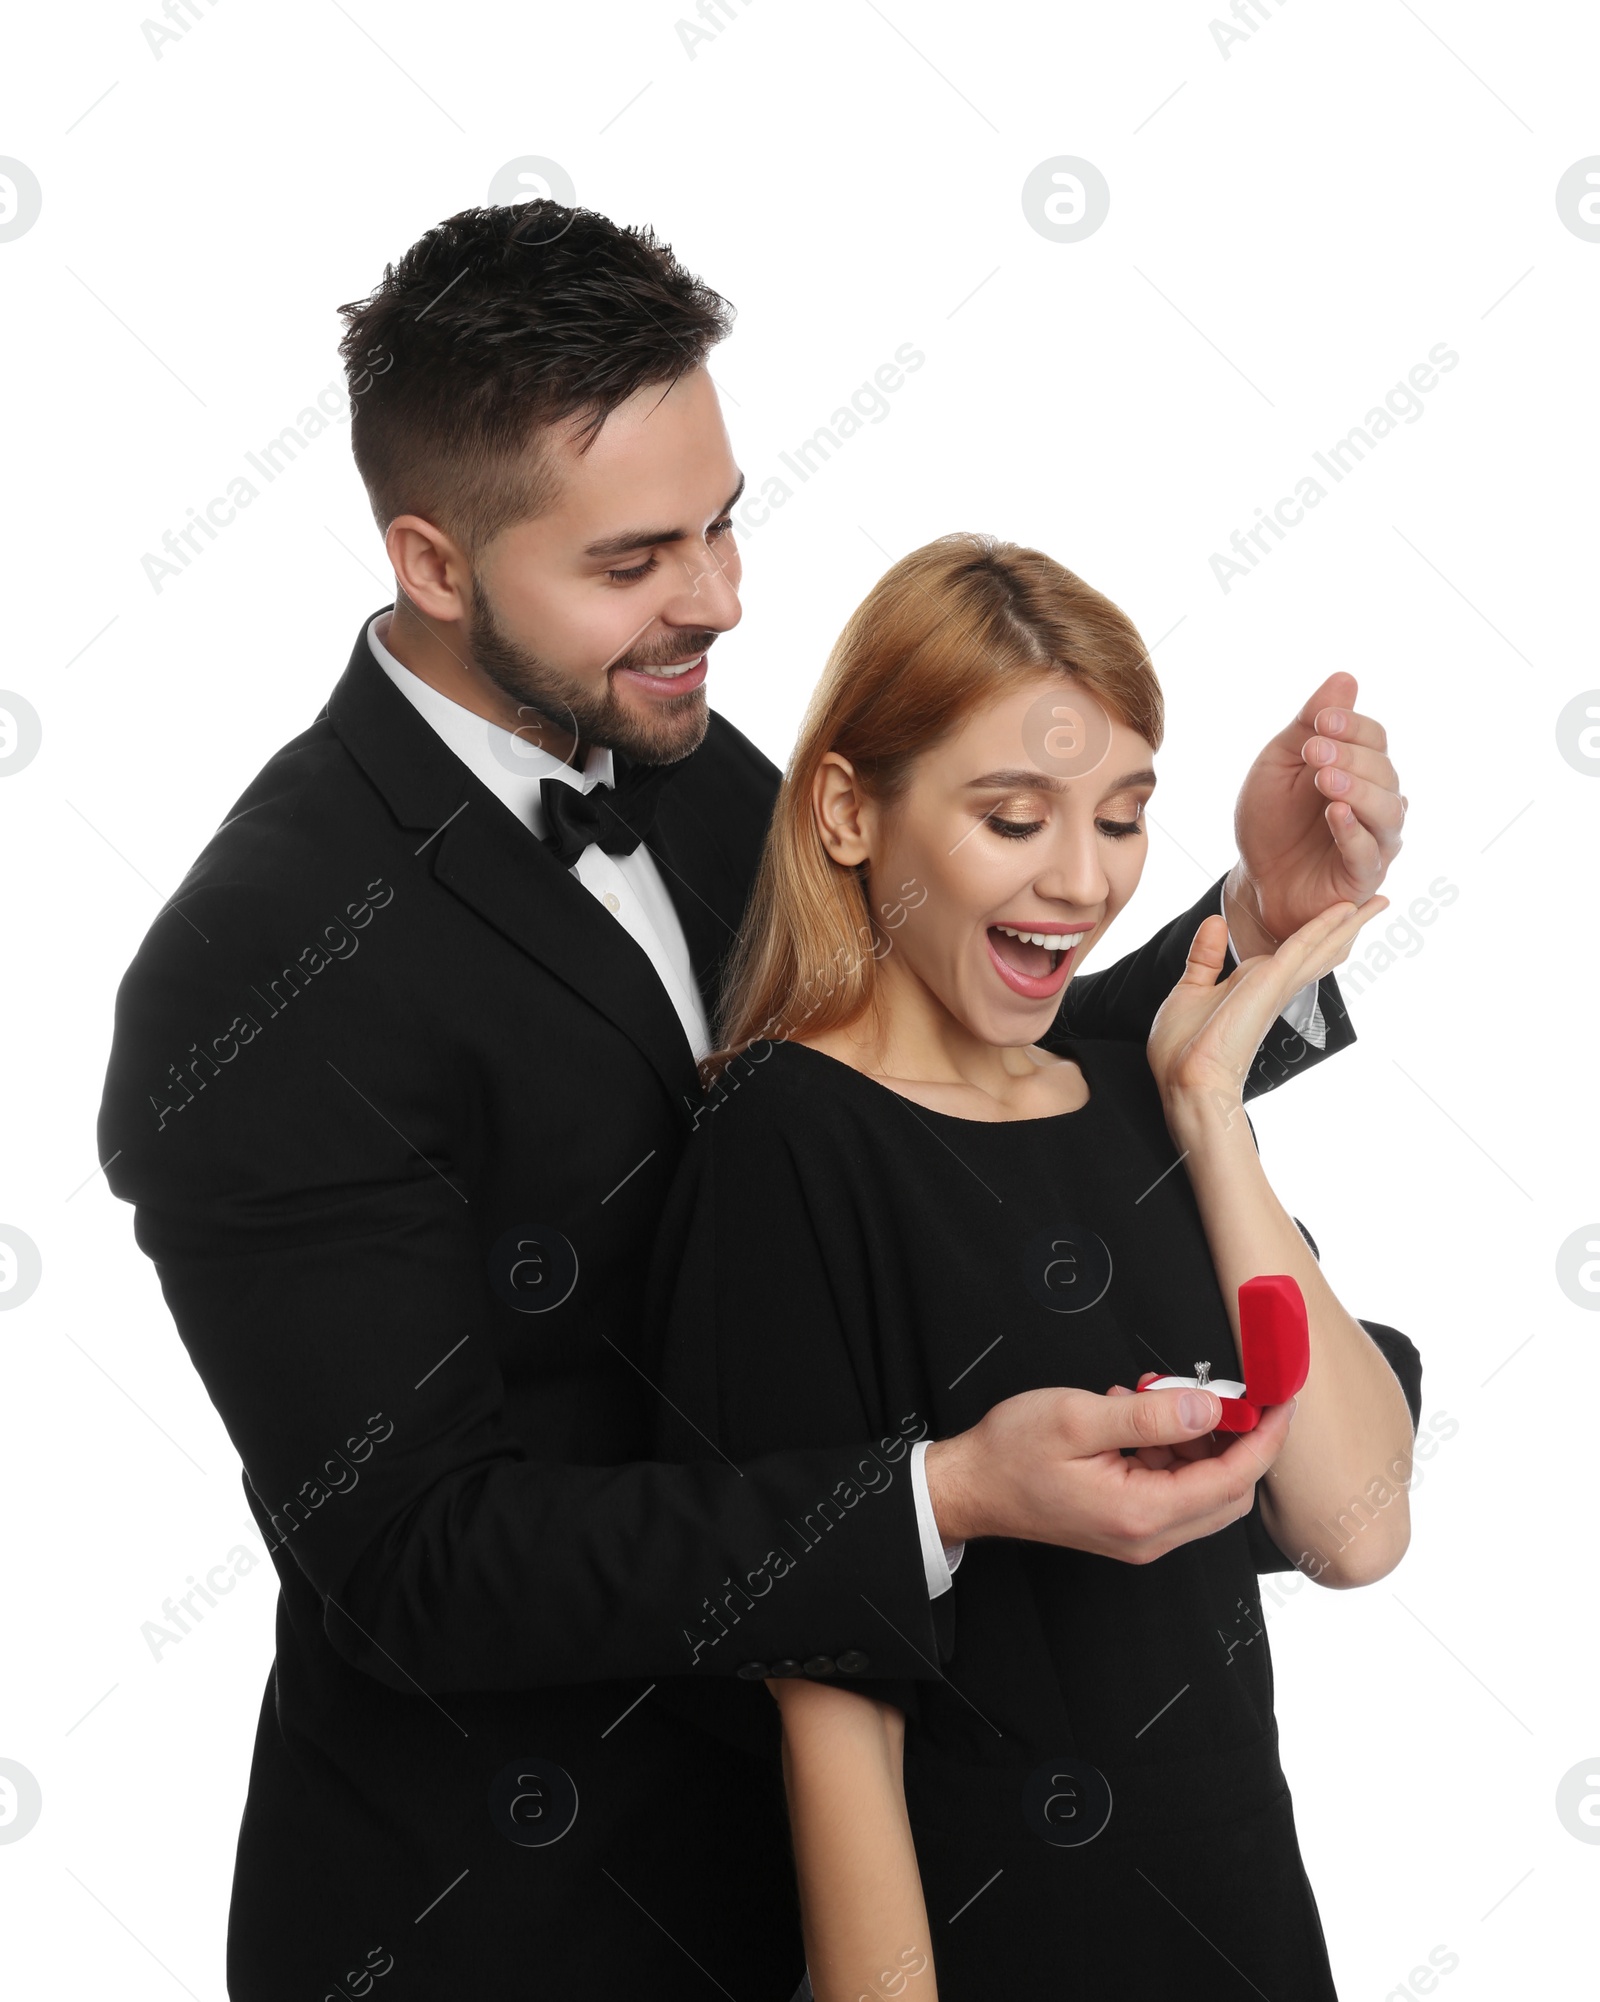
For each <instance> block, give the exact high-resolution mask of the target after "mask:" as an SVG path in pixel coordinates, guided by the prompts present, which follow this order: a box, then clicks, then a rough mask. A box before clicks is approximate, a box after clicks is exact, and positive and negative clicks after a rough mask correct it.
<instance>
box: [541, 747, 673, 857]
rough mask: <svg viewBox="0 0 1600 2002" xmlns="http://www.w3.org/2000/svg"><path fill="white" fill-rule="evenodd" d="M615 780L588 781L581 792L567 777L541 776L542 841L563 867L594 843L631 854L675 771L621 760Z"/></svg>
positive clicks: (612, 851) (608, 851)
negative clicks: (592, 783) (607, 782)
mask: <svg viewBox="0 0 1600 2002" xmlns="http://www.w3.org/2000/svg"><path fill="white" fill-rule="evenodd" d="M613 762H614V763H615V764H617V765H620V766H621V778H620V780H619V782H618V784H617V785H615V786H608V785H596V786H591V787H590V788H589V790H588V791H587V792H579V790H578V788H577V787H576V786H574V785H568V784H567V782H566V780H565V779H557V778H548V779H540V781H539V797H540V799H541V800H542V801H543V803H544V818H545V827H546V830H547V831H546V833H545V837H544V845H545V846H546V847H547V848H548V849H549V850H550V852H551V854H552V855H554V856H555V858H556V860H557V861H558V862H559V863H560V864H561V866H562V868H563V869H570V868H571V867H572V865H573V863H574V862H576V861H577V859H578V857H579V856H580V855H581V854H582V853H583V851H584V850H585V849H586V848H587V847H589V846H590V844H591V843H593V844H594V845H595V846H597V847H599V848H603V849H604V850H605V852H606V854H608V855H631V854H632V853H633V851H634V850H635V849H636V848H637V847H638V846H639V843H640V842H641V841H642V840H643V839H644V837H645V836H646V835H647V834H648V833H649V831H650V828H651V824H652V823H653V821H654V820H655V815H656V801H657V799H658V797H659V795H660V792H661V788H662V786H663V785H664V784H665V783H666V781H667V779H668V777H669V776H670V774H671V773H672V771H673V770H674V767H673V766H672V765H632V764H623V762H622V760H621V759H620V758H615V757H614V759H613Z"/></svg>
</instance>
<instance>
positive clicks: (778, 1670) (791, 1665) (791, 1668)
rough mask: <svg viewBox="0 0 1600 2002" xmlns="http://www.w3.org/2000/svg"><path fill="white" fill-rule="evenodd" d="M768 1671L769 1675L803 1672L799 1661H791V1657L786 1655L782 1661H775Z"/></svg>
mask: <svg viewBox="0 0 1600 2002" xmlns="http://www.w3.org/2000/svg"><path fill="white" fill-rule="evenodd" d="M767 1673H768V1675H799V1674H800V1673H801V1669H800V1664H799V1662H797V1661H791V1660H790V1659H789V1657H788V1656H787V1655H785V1656H784V1658H783V1660H782V1661H775V1662H774V1663H773V1664H772V1666H771V1667H770V1668H769V1669H768V1670H767Z"/></svg>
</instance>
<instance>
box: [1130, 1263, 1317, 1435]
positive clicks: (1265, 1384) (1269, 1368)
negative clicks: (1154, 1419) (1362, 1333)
mask: <svg viewBox="0 0 1600 2002" xmlns="http://www.w3.org/2000/svg"><path fill="white" fill-rule="evenodd" d="M1239 1353H1240V1355H1241V1357H1242V1358H1243V1361H1244V1382H1243V1383H1239V1382H1237V1381H1236V1380H1235V1379H1234V1378H1232V1377H1211V1376H1210V1375H1209V1367H1210V1366H1209V1364H1207V1365H1205V1366H1204V1367H1205V1369H1206V1371H1207V1374H1206V1375H1204V1376H1202V1375H1195V1376H1158V1377H1157V1378H1156V1379H1155V1380H1154V1382H1152V1383H1141V1384H1140V1385H1139V1388H1140V1389H1141V1390H1197V1389H1204V1390H1214V1391H1215V1392H1216V1394H1217V1396H1218V1397H1219V1398H1220V1399H1221V1400H1222V1417H1221V1418H1220V1420H1219V1421H1218V1422H1217V1424H1216V1426H1215V1427H1214V1428H1213V1429H1214V1430H1216V1431H1218V1432H1253V1431H1254V1430H1255V1428H1256V1426H1257V1425H1259V1424H1260V1422H1261V1413H1262V1411H1263V1410H1264V1409H1265V1408H1266V1406H1267V1405H1269V1404H1287V1403H1288V1401H1289V1399H1290V1398H1291V1397H1293V1396H1294V1394H1295V1392H1296V1391H1297V1390H1299V1388H1300V1387H1301V1385H1302V1384H1303V1383H1304V1382H1305V1380H1306V1377H1307V1376H1308V1375H1309V1374H1310V1371H1311V1332H1310V1329H1309V1327H1308V1326H1307V1323H1306V1303H1305V1296H1304V1294H1303V1293H1302V1292H1301V1291H1300V1288H1299V1286H1298V1284H1297V1283H1296V1282H1295V1281H1294V1280H1293V1279H1292V1278H1290V1276H1289V1274H1288V1273H1287V1272H1264V1273H1260V1274H1258V1275H1257V1276H1256V1277H1255V1278H1254V1279H1247V1280H1246V1281H1245V1282H1244V1284H1243V1285H1242V1286H1241V1287H1240V1288H1239ZM1196 1367H1197V1369H1198V1368H1200V1367H1201V1365H1198V1364H1197V1365H1196Z"/></svg>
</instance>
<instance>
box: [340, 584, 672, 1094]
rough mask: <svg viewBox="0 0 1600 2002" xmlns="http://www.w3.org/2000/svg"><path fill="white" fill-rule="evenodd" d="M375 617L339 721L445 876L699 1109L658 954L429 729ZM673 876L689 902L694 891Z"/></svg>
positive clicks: (345, 689)
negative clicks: (389, 658)
mask: <svg viewBox="0 0 1600 2002" xmlns="http://www.w3.org/2000/svg"><path fill="white" fill-rule="evenodd" d="M367 623H368V621H366V620H364V621H363V622H362V628H361V631H360V633H359V634H358V636H357V639H356V645H355V649H354V651H353V652H352V654H351V656H350V664H349V666H348V667H347V668H346V669H345V672H344V674H343V675H342V676H341V678H340V680H339V682H338V685H337V686H336V687H335V689H334V691H333V693H332V695H331V696H330V697H329V698H328V706H327V716H328V721H329V723H330V724H331V725H332V727H333V728H334V730H335V731H336V732H337V733H338V735H339V737H340V738H341V739H342V741H343V742H344V744H345V746H346V748H347V749H348V750H349V751H350V753H351V755H352V756H353V757H354V758H355V760H356V762H357V763H358V764H359V765H360V766H361V768H362V770H363V771H364V772H365V773H366V774H367V776H368V778H369V779H370V780H371V781H372V783H373V784H374V785H375V786H376V787H377V788H378V790H379V792H380V793H381V794H382V795H383V797H384V798H385V800H386V801H387V802H388V804H389V807H390V810H391V811H392V812H393V813H394V815H395V816H396V818H397V819H398V820H399V822H400V824H401V825H402V826H403V827H408V828H413V829H417V830H419V831H421V832H423V833H425V835H426V839H424V840H419V841H418V842H417V843H415V844H413V845H414V847H415V849H416V852H417V854H418V857H419V859H420V860H424V861H428V862H430V863H431V867H432V872H433V875H434V878H435V880H436V881H437V882H439V883H440V884H441V885H442V886H443V887H444V888H445V889H447V890H448V891H450V893H451V894H452V895H453V896H456V897H459V898H460V900H461V901H462V902H463V903H464V904H466V905H468V906H469V907H470V908H471V909H472V910H474V911H476V912H477V913H478V915H479V916H480V917H481V918H483V919H484V920H485V921H486V922H487V923H489V924H491V925H493V926H494V928H495V930H496V931H498V932H500V933H502V934H503V936H505V937H506V938H508V939H510V940H511V942H512V943H513V944H514V945H516V946H518V947H520V949H521V950H522V951H523V952H525V953H527V954H528V956H529V957H530V958H531V959H535V960H537V961H538V962H539V964H540V965H541V966H543V967H545V968H546V970H547V971H549V972H550V973H552V974H554V975H555V976H556V978H557V979H559V980H561V981H563V982H564V983H565V984H566V985H567V986H568V987H570V988H572V989H573V991H574V992H576V993H578V994H581V995H582V996H583V998H584V1000H585V1001H586V1002H587V1003H588V1004H589V1006H590V1007H592V1008H594V1009H596V1010H597V1011H598V1012H599V1013H600V1014H602V1015H603V1016H605V1018H606V1019H607V1020H608V1021H609V1022H610V1023H611V1024H612V1025H613V1027H615V1028H616V1029H618V1030H619V1031H620V1032H621V1033H622V1034H623V1035H624V1036H626V1037H627V1038H628V1040H629V1041H630V1042H631V1043H633V1044H634V1046H635V1047H636V1048H637V1049H638V1050H639V1051H640V1053H641V1054H642V1055H643V1056H644V1057H646V1058H647V1059H648V1061H649V1062H650V1064H651V1066H652V1067H653V1068H654V1070H655V1072H656V1074H657V1076H658V1077H659V1078H660V1079H661V1082H662V1084H663V1085H664V1086H665V1088H666V1091H667V1094H668V1096H669V1097H670V1098H671V1100H672V1102H673V1104H674V1105H675V1106H676V1107H677V1108H678V1110H679V1113H680V1115H681V1116H682V1117H683V1118H684V1119H685V1121H686V1122H687V1121H689V1120H690V1119H691V1117H692V1115H691V1113H690V1111H689V1105H688V1104H687V1103H686V1101H688V1102H689V1103H693V1102H695V1101H697V1100H698V1098H699V1095H700V1087H699V1080H698V1077H697V1075H696V1072H695V1067H694V1055H693V1052H692V1051H691V1050H690V1048H689V1043H688V1039H687V1038H686V1037H685V1035H684V1033H683V1025H682V1024H681V1023H680V1022H679V1020H678V1015H677V1010H676V1009H675V1008H674V1007H673V1005H672V1002H671V1000H670V999H669V997H668V995H667V992H666V989H665V988H664V987H663V986H662V985H661V982H660V980H659V979H658V978H657V976H656V972H655V969H654V967H653V966H652V965H651V964H650V959H649V955H648V954H647V953H646V952H645V951H644V950H643V949H642V948H641V947H640V946H639V945H638V944H636V943H635V941H634V940H633V939H632V938H630V937H629V935H628V933H627V932H626V931H625V930H624V929H623V928H622V926H621V925H619V924H618V923H617V922H616V921H615V919H613V918H611V917H609V916H607V915H606V913H605V912H603V911H602V910H600V909H599V908H598V907H597V905H596V903H595V900H594V898H593V897H592V896H591V895H590V893H589V892H588V891H587V890H586V889H585V888H584V887H583V885H582V884H581V883H580V882H579V881H578V880H577V878H576V877H575V876H573V875H571V874H570V873H569V872H568V871H567V870H566V869H563V868H562V866H561V864H560V863H559V862H557V860H556V859H555V857H554V856H553V855H552V854H551V853H550V851H549V850H548V849H547V848H546V847H545V846H544V844H543V842H541V841H540V840H539V839H538V838H537V837H536V836H535V834H534V833H533V830H532V829H531V828H529V827H526V826H524V825H523V824H522V823H521V822H519V821H518V820H517V819H516V818H515V817H514V816H513V815H512V814H509V813H508V812H507V811H506V809H505V806H504V804H503V803H502V802H501V801H500V800H498V799H496V798H495V796H494V794H493V793H491V792H490V791H489V790H488V788H487V787H486V786H485V785H483V784H482V782H481V781H480V780H479V779H478V778H476V777H475V776H474V774H473V773H472V772H470V771H469V770H468V769H467V767H466V766H465V765H464V764H463V763H462V762H461V760H460V759H459V758H458V757H457V756H456V755H455V753H454V752H453V751H452V750H451V749H450V748H449V746H448V745H447V744H445V743H443V742H442V741H441V739H440V738H439V736H438V735H437V734H436V733H435V732H434V731H433V730H432V729H430V727H429V726H428V724H427V722H426V721H425V720H424V718H423V717H422V716H421V715H419V714H418V712H417V711H416V709H414V708H413V707H412V705H411V704H410V703H409V702H408V701H407V700H406V698H405V697H404V695H402V694H401V692H400V690H399V689H398V688H396V687H395V685H394V683H393V682H392V681H390V679H389V677H388V675H386V674H385V673H384V671H383V669H382V668H381V667H380V666H379V664H378V662H377V661H376V659H374V657H373V653H372V649H371V648H370V647H369V646H368V645H367V639H366V626H367ZM668 790H669V791H670V785H669V787H668ZM690 859H691V862H692V860H693V858H690ZM668 881H669V884H670V885H671V888H672V894H673V901H674V903H675V904H677V905H678V908H679V910H680V911H682V910H683V909H684V906H685V904H686V903H693V902H694V901H695V899H694V897H693V895H692V893H690V892H688V890H687V887H686V886H685V885H682V884H679V883H677V882H673V881H672V879H671V878H670V877H669V878H668ZM685 930H686V931H687V930H688V925H687V923H686V925H685ZM702 937H703V944H704V945H706V946H709V942H710V941H709V934H705V933H702ZM693 951H694V946H693V944H692V943H691V952H693ZM699 965H700V961H699V959H698V958H697V959H696V973H697V976H698V972H699Z"/></svg>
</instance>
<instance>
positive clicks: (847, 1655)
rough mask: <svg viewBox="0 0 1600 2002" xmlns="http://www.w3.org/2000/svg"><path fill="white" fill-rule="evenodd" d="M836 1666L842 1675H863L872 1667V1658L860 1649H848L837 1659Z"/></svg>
mask: <svg viewBox="0 0 1600 2002" xmlns="http://www.w3.org/2000/svg"><path fill="white" fill-rule="evenodd" d="M834 1666H835V1667H836V1668H837V1669H838V1671H839V1673H840V1674H841V1675H861V1674H862V1673H864V1671H865V1670H867V1669H869V1668H870V1667H871V1666H872V1657H871V1656H870V1655H865V1654H863V1653H862V1652H861V1650H860V1648H858V1647H853V1648H847V1649H846V1650H845V1652H844V1653H843V1654H841V1655H840V1656H838V1657H837V1659H836V1660H835V1662H834Z"/></svg>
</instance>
